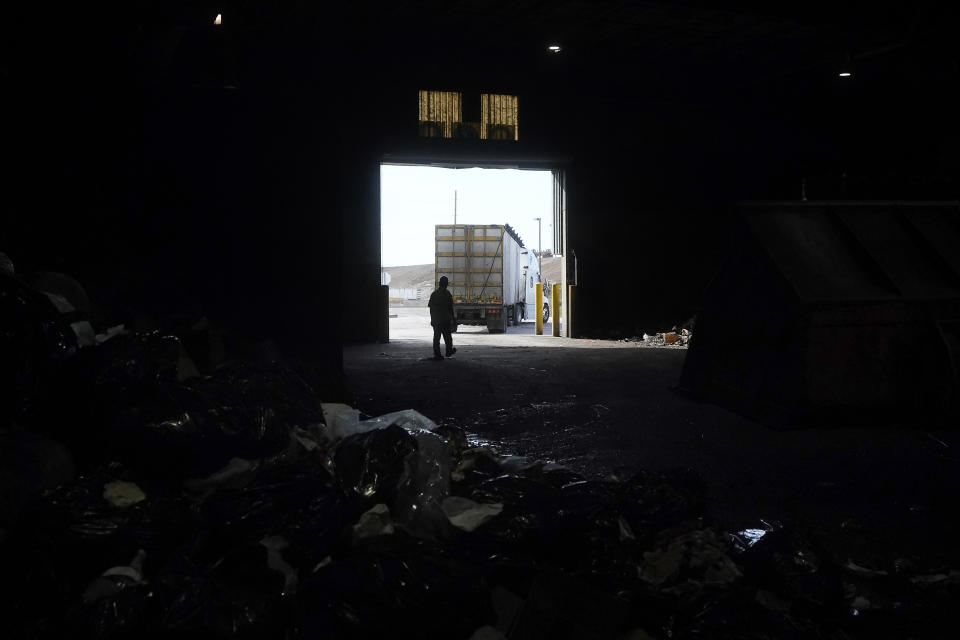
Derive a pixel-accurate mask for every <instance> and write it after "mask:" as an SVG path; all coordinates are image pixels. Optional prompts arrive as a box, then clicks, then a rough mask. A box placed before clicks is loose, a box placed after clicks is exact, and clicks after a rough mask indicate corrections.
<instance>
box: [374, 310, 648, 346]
mask: <svg viewBox="0 0 960 640" xmlns="http://www.w3.org/2000/svg"><path fill="white" fill-rule="evenodd" d="M390 315H391V316H393V315H395V316H397V317H396V318H390V342H391V343H401V344H411V345H412V344H414V343H423V342H427V343H429V342H430V341H431V340H432V339H433V329H432V328H431V327H430V309H428V308H426V307H423V308H416V307H400V308H391V309H390ZM552 334H553V323H552V322H545V323H544V325H543V335H540V336H538V335H537V323H536V321H534V320H525V321H524V322H521V323H520V324H519V325H518V326H516V327H513V326H511V327H507V331H506V333H495V334H491V333H489V332H488V331H487V328H486V327H479V326H468V325H460V327H459V328H458V330H457V333H455V334H454V335H453V344H454V346H455V347H457V348H458V349H459V348H460V347H461V346H467V347H563V348H568V349H636V348H638V347H637V344H636V343H628V342H619V341H615V340H571V339H569V338H559V337H558V338H555V337H553V335H552ZM427 351H428V352H429V351H430V347H429V345H428V346H427ZM459 355H460V354H458V356H459Z"/></svg>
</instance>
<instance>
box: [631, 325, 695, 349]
mask: <svg viewBox="0 0 960 640" xmlns="http://www.w3.org/2000/svg"><path fill="white" fill-rule="evenodd" d="M692 338H693V332H692V331H690V330H689V329H680V330H679V331H667V332H664V333H655V334H653V335H650V334H648V333H644V334H643V335H642V336H633V337H630V338H624V339H623V340H621V342H635V343H637V346H641V347H675V348H676V347H686V346H687V345H688V344H689V343H690V340H691V339H692Z"/></svg>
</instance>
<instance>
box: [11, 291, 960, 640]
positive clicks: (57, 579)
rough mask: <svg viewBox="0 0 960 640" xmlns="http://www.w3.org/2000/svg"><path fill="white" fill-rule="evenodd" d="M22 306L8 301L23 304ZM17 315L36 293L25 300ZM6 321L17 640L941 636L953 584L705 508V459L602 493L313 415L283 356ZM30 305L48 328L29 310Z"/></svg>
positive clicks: (404, 415) (562, 476)
mask: <svg viewBox="0 0 960 640" xmlns="http://www.w3.org/2000/svg"><path fill="white" fill-rule="evenodd" d="M7 293H8V292H5V294H4V295H6V294H7ZM18 300H19V301H18ZM3 304H4V305H8V306H9V305H12V306H13V307H18V308H19V309H20V311H21V312H23V313H18V314H16V315H11V316H5V317H4V322H7V319H8V318H12V317H15V318H16V319H17V321H18V322H20V327H15V326H14V325H13V323H9V324H8V325H5V326H4V330H5V332H6V333H5V334H4V336H5V337H4V340H7V343H6V346H8V347H9V346H10V345H11V344H13V342H12V341H10V336H12V335H13V333H12V332H13V331H14V330H16V331H20V330H27V333H24V334H21V335H18V336H16V337H17V339H18V340H25V342H22V343H18V344H21V345H22V347H23V348H22V349H20V350H19V351H17V354H18V357H17V358H16V359H14V360H5V361H4V364H3V367H4V375H5V378H4V384H9V385H11V386H9V387H8V388H9V389H15V390H16V391H17V393H16V394H15V397H14V400H13V401H11V402H9V403H7V404H6V405H5V406H4V408H5V410H6V413H5V414H4V416H2V417H3V418H4V419H5V420H6V422H4V423H2V424H0V426H2V432H0V436H2V440H0V442H2V444H3V448H2V449H0V458H2V459H0V463H2V466H0V483H2V487H3V490H4V499H3V501H2V502H0V508H2V510H0V558H2V566H3V567H4V571H3V574H2V578H0V581H2V582H3V583H4V584H3V587H5V588H4V593H5V594H6V596H5V605H6V606H5V610H6V611H7V613H6V615H5V616H4V628H5V630H6V637H10V638H19V637H29V638H48V637H49V638H53V637H57V638H59V637H66V636H70V637H76V636H89V637H96V638H128V637H130V638H132V637H136V638H144V637H147V638H162V637H180V636H182V635H184V634H187V635H195V636H197V637H223V638H263V637H270V638H274V637H275V638H284V639H291V638H292V639H296V638H312V637H323V638H369V637H423V638H432V637H443V638H464V639H467V638H475V639H477V640H480V639H485V640H490V639H497V638H501V639H502V638H509V639H512V640H513V639H529V638H585V637H590V638H611V639H614V638H636V639H640V638H867V637H870V638H876V637H907V636H910V637H917V638H920V637H937V634H938V633H939V629H941V628H944V627H943V625H945V624H946V623H949V622H951V621H952V614H953V605H952V603H953V602H955V601H956V598H957V596H958V591H960V573H958V572H957V571H953V570H950V569H949V567H928V566H924V565H923V564H922V562H921V561H920V560H918V559H912V558H899V559H897V560H896V561H892V562H891V563H889V564H882V563H875V564H871V565H870V566H867V565H865V564H862V563H860V562H854V561H853V560H851V559H850V558H849V557H845V556H843V555H838V553H839V552H838V551H836V549H831V548H828V547H825V546H824V545H822V544H819V543H818V542H817V540H816V539H814V538H811V537H810V536H808V535H807V534H806V533H804V532H803V531H800V530H797V529H796V528H792V527H790V526H786V525H783V524H780V523H773V522H763V521H758V522H757V524H756V526H755V527H754V528H749V529H745V530H741V531H736V532H727V531H724V530H722V528H720V527H719V526H717V525H716V524H715V523H711V522H709V521H708V520H706V519H705V517H704V513H705V505H706V500H707V496H706V491H705V488H704V484H703V482H702V481H701V480H700V478H699V477H698V476H697V474H696V473H695V472H693V471H690V470H673V471H662V472H654V471H648V470H642V471H638V472H636V473H635V474H633V475H631V476H628V477H609V478H607V479H604V480H594V479H588V478H586V477H584V476H582V475H578V474H577V473H575V472H573V471H571V470H569V469H567V468H565V467H563V466H561V465H557V464H554V463H551V462H549V461H542V460H534V459H529V458H524V457H519V456H509V455H504V454H503V453H502V452H499V451H496V450H494V449H492V448H491V447H489V446H477V443H476V442H471V440H470V439H469V438H468V437H467V435H466V433H465V432H464V431H463V430H461V429H460V428H458V427H457V426H453V425H446V424H441V425H438V424H436V423H435V422H433V421H432V420H430V419H429V418H427V417H426V416H423V415H421V414H419V413H418V412H416V411H414V410H405V411H399V412H395V413H390V414H387V415H383V416H378V417H371V416H365V415H363V414H362V413H361V412H359V411H358V410H356V409H354V408H352V407H349V406H347V405H342V404H332V403H321V402H320V401H319V399H318V398H317V397H316V396H315V394H314V393H313V391H312V390H311V388H310V387H309V386H308V385H306V384H305V383H304V382H303V381H302V380H301V379H300V378H299V376H298V375H297V374H296V373H295V372H294V371H293V370H292V369H291V368H290V367H288V366H286V365H285V364H283V362H282V361H279V360H270V359H260V360H254V361H249V362H244V363H234V364H231V365H229V366H226V367H221V368H218V369H217V370H216V371H214V372H212V373H210V374H208V375H203V376H201V375H187V374H186V372H185V371H184V370H183V366H182V364H183V359H182V358H181V357H180V356H181V348H180V346H179V344H178V341H177V339H176V338H173V337H170V336H162V335H159V334H133V333H118V334H117V335H114V336H110V337H108V338H107V339H105V340H101V341H96V340H95V341H94V343H93V344H91V345H90V346H87V347H84V348H78V347H77V346H76V344H75V342H74V341H71V339H70V332H69V331H65V330H63V327H62V326H59V325H57V323H56V322H55V320H52V319H51V318H53V316H47V315H45V313H44V312H43V311H41V310H40V309H41V307H35V306H33V302H30V301H29V300H27V299H26V298H20V299H15V298H11V297H6V298H4V300H3ZM28 309H29V310H31V311H32V312H34V313H33V315H30V314H28V313H25V310H28Z"/></svg>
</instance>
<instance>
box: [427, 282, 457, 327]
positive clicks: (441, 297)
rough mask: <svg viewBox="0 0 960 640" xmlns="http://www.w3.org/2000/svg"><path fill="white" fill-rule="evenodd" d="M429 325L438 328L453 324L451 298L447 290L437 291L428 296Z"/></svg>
mask: <svg viewBox="0 0 960 640" xmlns="http://www.w3.org/2000/svg"><path fill="white" fill-rule="evenodd" d="M427 306H429V307H430V324H431V325H433V326H434V327H439V326H441V325H444V324H450V323H452V322H453V296H452V295H450V292H449V291H448V290H447V289H437V290H436V291H434V292H433V293H431V294H430V302H429V303H428V304H427Z"/></svg>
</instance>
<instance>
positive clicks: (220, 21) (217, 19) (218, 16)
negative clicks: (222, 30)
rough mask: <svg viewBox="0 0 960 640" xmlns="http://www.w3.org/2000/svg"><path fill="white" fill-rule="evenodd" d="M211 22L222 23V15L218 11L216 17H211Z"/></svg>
mask: <svg viewBox="0 0 960 640" xmlns="http://www.w3.org/2000/svg"><path fill="white" fill-rule="evenodd" d="M213 24H223V16H222V15H221V14H219V13H218V14H217V17H216V18H214V19H213Z"/></svg>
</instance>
